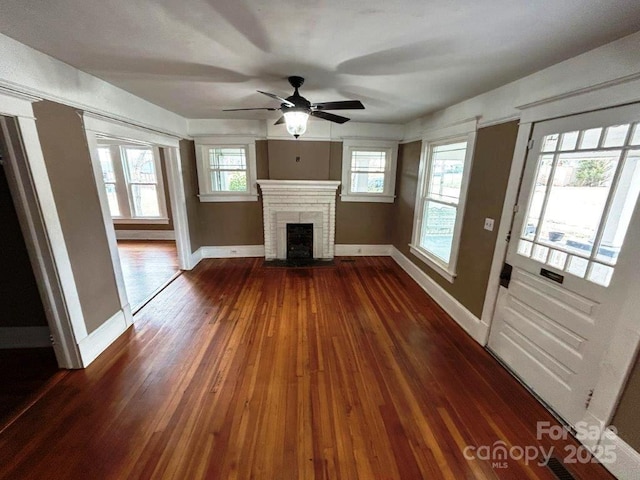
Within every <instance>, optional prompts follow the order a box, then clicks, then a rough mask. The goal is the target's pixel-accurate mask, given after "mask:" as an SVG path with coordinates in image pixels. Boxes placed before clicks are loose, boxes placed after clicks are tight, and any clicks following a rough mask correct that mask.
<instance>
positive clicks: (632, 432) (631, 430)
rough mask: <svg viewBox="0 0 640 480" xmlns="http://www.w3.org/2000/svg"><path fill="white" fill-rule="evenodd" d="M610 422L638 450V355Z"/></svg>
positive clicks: (639, 400)
mask: <svg viewBox="0 0 640 480" xmlns="http://www.w3.org/2000/svg"><path fill="white" fill-rule="evenodd" d="M611 424H612V425H614V426H615V427H616V428H617V429H618V435H619V436H620V438H622V439H623V440H624V441H625V442H627V443H628V444H629V445H630V446H631V447H633V448H634V449H635V451H636V452H640V355H638V356H637V357H636V363H635V366H634V367H633V370H632V371H631V375H630V376H629V381H628V382H627V386H626V387H625V389H624V392H623V394H622V398H621V400H620V404H619V405H618V409H617V411H616V414H615V415H614V417H613V422H611Z"/></svg>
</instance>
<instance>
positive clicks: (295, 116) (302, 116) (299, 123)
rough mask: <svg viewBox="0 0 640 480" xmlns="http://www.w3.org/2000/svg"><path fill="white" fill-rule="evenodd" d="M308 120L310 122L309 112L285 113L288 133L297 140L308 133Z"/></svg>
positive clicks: (295, 111)
mask: <svg viewBox="0 0 640 480" xmlns="http://www.w3.org/2000/svg"><path fill="white" fill-rule="evenodd" d="M307 120H309V112H307V111H304V110H289V111H288V112H284V121H285V123H286V125H287V132H289V133H290V134H291V135H293V136H294V137H296V138H298V137H299V136H300V135H302V134H304V132H306V131H307Z"/></svg>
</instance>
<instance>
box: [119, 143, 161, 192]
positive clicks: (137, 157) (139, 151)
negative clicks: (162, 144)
mask: <svg viewBox="0 0 640 480" xmlns="http://www.w3.org/2000/svg"><path fill="white" fill-rule="evenodd" d="M123 150H124V158H125V164H126V168H127V173H128V176H129V182H131V183H156V182H157V180H156V166H155V161H154V159H153V150H151V149H150V148H130V147H125V148H124V149H123Z"/></svg>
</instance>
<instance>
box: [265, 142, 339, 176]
mask: <svg viewBox="0 0 640 480" xmlns="http://www.w3.org/2000/svg"><path fill="white" fill-rule="evenodd" d="M267 143H268V158H269V177H268V178H270V179H273V180H329V164H330V161H331V154H332V150H331V145H332V142H313V141H305V140H269V141H268V142H267ZM340 155H342V152H341V153H340Z"/></svg>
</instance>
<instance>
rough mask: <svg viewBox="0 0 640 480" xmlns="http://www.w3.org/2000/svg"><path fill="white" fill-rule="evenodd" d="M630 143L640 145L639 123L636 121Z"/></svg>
mask: <svg viewBox="0 0 640 480" xmlns="http://www.w3.org/2000/svg"><path fill="white" fill-rule="evenodd" d="M631 145H640V123H636V126H635V128H634V129H633V136H632V137H631Z"/></svg>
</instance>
